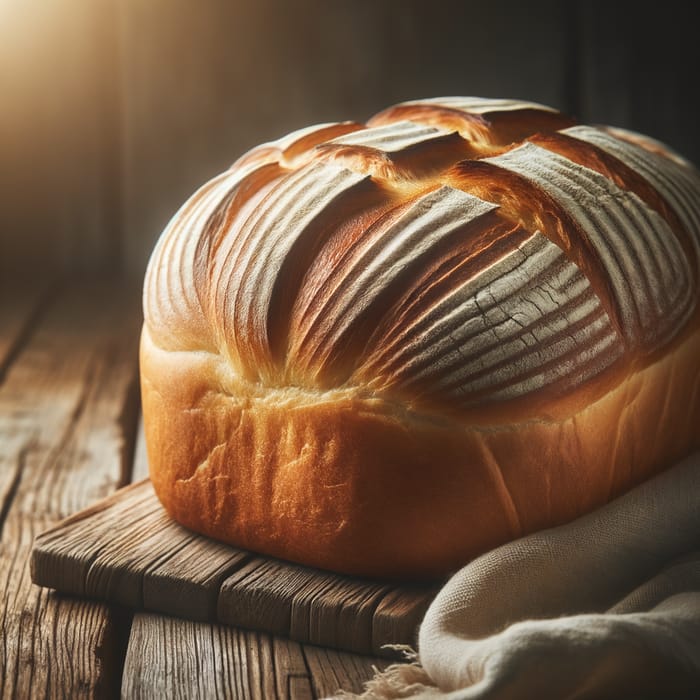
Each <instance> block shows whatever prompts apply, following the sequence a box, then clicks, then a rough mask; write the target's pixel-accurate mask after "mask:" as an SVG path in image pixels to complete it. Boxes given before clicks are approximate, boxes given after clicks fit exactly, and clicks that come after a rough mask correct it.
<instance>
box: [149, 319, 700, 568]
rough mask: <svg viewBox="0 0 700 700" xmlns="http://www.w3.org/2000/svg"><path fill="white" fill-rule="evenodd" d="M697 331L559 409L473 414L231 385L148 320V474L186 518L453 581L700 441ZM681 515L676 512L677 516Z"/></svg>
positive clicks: (305, 554)
mask: <svg viewBox="0 0 700 700" xmlns="http://www.w3.org/2000/svg"><path fill="white" fill-rule="evenodd" d="M698 357H700V332H698V331H697V330H696V331H694V332H693V333H692V334H685V336H684V337H683V338H679V340H678V341H677V342H676V343H675V345H674V347H673V348H672V349H671V350H670V351H669V352H668V353H667V354H665V355H664V356H663V357H661V358H659V359H658V360H657V361H655V362H653V363H652V364H650V365H649V366H647V367H645V368H644V369H642V370H641V371H638V372H633V373H630V374H628V375H627V376H624V377H620V381H619V383H618V384H617V386H616V387H615V388H613V389H612V390H610V391H608V392H607V393H605V394H604V395H603V396H601V397H599V398H598V399H597V400H596V401H594V402H593V403H591V404H589V405H588V406H586V407H585V408H582V409H580V410H577V411H576V412H575V413H573V414H571V415H568V416H560V417H559V418H558V419H553V420H531V421H528V420H522V421H521V422H518V423H511V424H504V425H493V424H485V425H479V424H472V425H469V424H460V423H459V422H458V421H456V420H455V419H446V418H445V417H444V416H440V415H429V414H425V415H421V414H416V413H412V412H410V411H406V410H405V408H404V407H402V406H400V405H396V404H391V403H388V402H387V401H385V400H383V399H382V398H380V397H372V396H371V395H363V394H362V393H361V392H360V391H357V390H350V389H348V390H338V391H335V392H334V391H331V392H322V393H318V394H311V393H307V392H304V391H299V390H297V389H293V388H287V389H285V388H280V389H277V390H274V391H269V390H268V391H264V392H261V391H260V389H259V388H257V389H256V388H255V387H251V389H252V390H251V391H248V392H246V391H245V389H244V387H243V385H241V384H239V383H237V393H235V394H231V393H228V392H227V391H224V390H222V387H223V385H225V384H226V378H225V375H226V373H227V372H228V371H229V370H228V369H227V367H226V364H225V362H222V360H221V359H220V358H219V357H218V356H216V355H212V354H209V353H203V352H193V353H188V352H179V353H173V352H170V351H164V350H161V349H159V348H158V347H157V346H156V345H154V343H153V342H152V340H151V338H150V336H149V333H148V330H147V329H145V330H144V333H143V336H142V342H141V367H142V385H141V387H142V397H143V411H144V421H145V431H146V443H147V446H148V458H149V464H150V474H151V479H152V482H153V485H154V488H155V490H156V493H157V494H158V497H159V498H160V499H161V501H162V503H163V505H164V506H165V508H166V510H167V511H168V512H169V513H170V515H171V516H172V517H173V518H175V519H176V520H177V521H179V522H180V523H182V524H183V525H185V526H186V527H189V528H191V529H193V530H195V531H197V532H201V533H204V534H206V535H208V536H210V537H212V538H214V539H218V540H222V541H224V542H229V543H231V544H234V545H237V546H239V547H242V548H245V549H250V550H251V551H255V552H260V553H263V554H268V555H271V556H274V557H279V558H282V559H288V560H292V561H295V562H303V563H305V564H307V565H310V566H315V567H319V568H322V569H330V570H333V571H337V572H342V573H345V574H353V575H360V576H368V577H378V578H385V579H400V580H409V579H432V578H439V577H441V576H444V575H446V574H448V573H450V572H451V571H454V570H456V569H457V568H459V567H460V566H462V565H463V564H464V563H465V562H466V561H469V560H470V559H471V558H473V557H474V556H476V555H478V554H479V553H482V552H484V551H487V550H489V549H491V548H493V547H495V546H498V545H500V544H503V543H505V542H507V541H510V540H512V539H515V538H517V537H519V536H521V535H523V534H526V533H529V532H533V531H535V530H538V529H542V528H545V527H550V526H554V525H557V524H560V523H564V522H567V521H569V520H571V519H573V518H575V517H577V516H579V515H582V514H584V513H586V512H589V511H590V510H592V509H593V508H595V507H597V506H600V505H601V504H604V503H606V502H607V501H609V500H610V499H611V498H614V497H615V496H617V495H619V494H620V493H622V492H624V491H625V490H627V489H629V488H630V487H632V486H633V485H635V484H637V483H640V482H642V481H643V480H645V479H647V478H649V477H650V476H652V475H653V474H655V473H657V472H659V471H661V470H662V469H664V468H665V467H667V466H668V465H669V464H671V463H673V461H674V460H675V459H677V458H680V457H682V456H683V455H685V454H687V453H688V452H689V451H690V450H692V449H693V448H695V447H698V446H699V445H700V430H699V429H698V426H700V371H699V370H698ZM670 517H672V516H670Z"/></svg>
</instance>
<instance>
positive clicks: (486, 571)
mask: <svg viewBox="0 0 700 700" xmlns="http://www.w3.org/2000/svg"><path fill="white" fill-rule="evenodd" d="M418 650H419V651H418V654H417V655H414V657H415V658H414V659H413V661H412V662H411V663H405V664H397V665H393V666H391V667H389V668H388V669H387V670H386V671H385V672H383V673H377V675H376V676H375V678H374V679H373V680H372V681H370V682H369V683H368V684H367V686H366V688H367V689H366V692H365V693H363V694H362V695H361V696H353V695H352V694H348V693H343V692H341V693H340V694H339V695H337V696H336V697H345V698H348V697H362V698H363V699H367V700H368V699H370V698H403V697H425V698H460V699H464V700H468V699H469V700H470V699H472V698H479V699H488V700H519V699H521V698H522V699H530V698H542V699H546V698H556V699H560V698H561V699H568V698H571V699H572V700H573V699H574V698H575V699H576V700H583V699H588V698H591V699H592V698H595V699H596V700H597V699H599V698H601V699H602V698H627V697H633V698H664V699H665V698H686V697H687V698H698V697H700V452H698V453H695V454H694V455H691V456H690V457H688V458H686V459H684V460H683V461H682V462H680V463H679V464H677V465H676V466H674V467H673V468H671V469H669V470H667V471H665V472H664V473H662V474H660V475H658V476H656V477H654V478H653V479H650V480H649V481H647V482H645V483H643V484H641V485H640V486H638V487H637V488H635V489H633V490H631V491H630V492H628V493H626V494H625V495H623V496H621V497H620V498H618V499H616V500H614V501H612V502H611V503H609V504H607V505H605V506H604V507H602V508H600V509H598V510H597V511H595V512H593V513H590V514H588V515H586V516H583V517H581V518H579V519H577V520H575V521H573V522H571V523H569V524H567V525H564V526H561V527H557V528H552V529H549V530H544V531H541V532H538V533H535V534H532V535H530V536H527V537H524V538H521V539H519V540H515V541H513V542H510V543H508V544H506V545H504V546H502V547H499V548H498V549H495V550H493V551H491V552H489V553H487V554H485V555H483V556H481V557H479V558H478V559H476V560H474V561H472V562H471V563H470V564H468V565H467V566H465V567H464V568H463V569H461V570H460V571H459V572H457V573H456V574H455V575H454V576H453V577H452V578H451V579H450V580H449V581H448V582H447V584H446V585H445V586H444V587H443V589H442V590H441V591H440V592H439V594H438V595H437V597H436V598H435V600H434V601H433V603H432V604H431V606H430V608H429V609H428V611H427V613H426V615H425V618H424V620H423V622H422V624H421V627H420V632H419V637H418Z"/></svg>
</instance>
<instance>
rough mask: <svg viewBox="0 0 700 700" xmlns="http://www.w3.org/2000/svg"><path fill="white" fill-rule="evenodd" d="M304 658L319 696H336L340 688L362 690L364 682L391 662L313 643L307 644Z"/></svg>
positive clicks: (316, 694)
mask: <svg viewBox="0 0 700 700" xmlns="http://www.w3.org/2000/svg"><path fill="white" fill-rule="evenodd" d="M304 657H305V658H306V663H307V666H308V668H309V674H310V676H311V680H312V682H313V689H314V694H315V696H316V697H319V698H325V697H329V696H331V695H335V694H336V693H337V692H338V691H339V690H346V691H349V692H352V693H359V692H360V691H361V690H362V686H363V685H364V683H365V682H366V681H368V680H369V679H370V678H372V676H373V675H374V671H375V669H384V668H386V666H388V665H389V662H388V661H387V660H386V659H378V658H376V657H371V656H360V655H359V654H348V653H347V652H343V651H336V650H334V649H324V648H322V647H316V646H310V645H306V646H304Z"/></svg>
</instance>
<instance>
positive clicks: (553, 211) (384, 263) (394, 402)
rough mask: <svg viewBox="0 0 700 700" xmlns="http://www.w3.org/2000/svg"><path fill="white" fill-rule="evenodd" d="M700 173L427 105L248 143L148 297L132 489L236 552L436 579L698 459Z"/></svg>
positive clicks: (176, 238)
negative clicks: (693, 455) (142, 447)
mask: <svg viewBox="0 0 700 700" xmlns="http://www.w3.org/2000/svg"><path fill="white" fill-rule="evenodd" d="M699 300H700V175H699V174H698V172H697V170H696V169H695V168H693V167H692V166H691V165H690V164H689V163H687V162H686V161H684V160H683V159H682V158H681V157H679V156H678V155H676V154H673V153H672V152H670V151H669V150H668V149H666V148H665V147H664V146H663V145H662V144H659V143H658V142H654V141H651V140H649V139H647V138H645V137H643V136H640V135H638V134H631V133H630V132H622V131H620V130H613V129H609V128H605V127H596V128H594V127H588V126H585V125H576V124H575V123H574V122H573V120H571V119H569V118H568V117H566V116H565V115H562V114H560V113H558V112H556V111H555V110H552V109H550V108H546V107H542V106H541V105H535V104H532V103H523V102H518V101H513V100H491V99H481V98H462V97H450V98H436V99H432V100H425V101H420V102H411V103H404V104H402V105H397V106H395V107H393V108H389V109H388V110H385V111H384V112H381V113H379V114H378V115H376V116H375V117H374V118H372V119H371V120H370V121H369V122H368V124H367V125H362V124H358V123H354V122H344V123H339V124H326V125H320V126H315V127H309V128H308V129H303V130H301V131H299V132H295V133H293V134H290V135H289V136H287V137H285V138H283V139H280V140H279V141H277V142H273V143H270V144H263V145H262V146H260V147H258V148H255V149H253V150H252V151H250V152H249V153H247V154H245V155H244V156H243V157H242V158H240V159H239V160H238V161H237V162H236V163H234V165H233V166H232V167H231V168H230V169H229V170H228V171H226V172H224V173H222V174H221V175H219V176H217V177H216V178H214V179H212V180H211V181H210V182H208V183H206V184H205V185H204V186H203V187H202V188H200V190H198V191H197V192H196V193H195V194H194V195H193V196H192V197H191V198H190V200H188V202H186V203H185V204H184V205H183V207H182V208H181V210H180V211H179V212H178V213H177V214H176V215H175V217H174V218H173V220H172V221H171V223H170V224H169V226H168V227H167V228H166V231H165V232H164V233H163V235H162V236H161V239H160V240H159V242H158V245H157V246H156V249H155V250H154V252H153V255H152V257H151V261H150V263H149V268H148V272H147V276H146V280H145V285H144V314H145V322H144V329H143V334H142V340H141V387H142V398H143V413H144V424H145V435H146V444H147V449H148V455H149V463H150V473H151V479H152V481H153V485H154V487H155V490H156V493H157V495H158V497H159V498H160V499H161V501H162V502H163V504H164V506H165V508H166V509H167V511H168V512H169V513H170V514H171V515H172V517H173V518H175V519H176V520H178V521H179V522H180V523H182V524H183V525H185V526H187V527H189V528H191V529H192V530H195V531H197V532H201V533H204V534H206V535H208V536H210V537H213V538H216V539H219V540H222V541H225V542H229V543H231V544H233V545H236V546H239V547H243V548H246V549H249V550H252V551H256V552H260V553H263V554H268V555H271V556H275V557H279V558H282V559H288V560H291V561H295V562H300V563H302V564H306V565H310V566H315V567H320V568H323V569H330V570H334V571H338V572H342V573H347V574H354V575H361V576H369V577H379V578H383V579H387V578H392V579H401V580H406V579H430V578H437V577H441V576H444V575H445V574H448V573H450V572H451V571H454V570H455V569H457V568H458V567H460V566H462V565H463V564H464V563H466V562H467V561H468V560H469V559H470V558H472V557H474V556H476V555H478V554H480V553H482V552H484V551H486V550H488V549H490V548H492V547H495V546H497V545H499V544H502V543H504V542H507V541H509V540H512V539H514V538H517V537H519V536H521V535H524V534H527V533H530V532H533V531H535V530H539V529H542V528H546V527H550V526H554V525H558V524H561V523H564V522H567V521H569V520H571V519H573V518H575V517H577V516H579V515H581V514H584V513H586V512H589V511H590V510H592V509H593V508H595V507H597V506H600V505H601V504H603V503H605V502H607V501H609V500H610V499H612V498H614V497H615V496H617V495H618V494H620V493H622V492H624V491H625V490H627V489H629V488H631V487H632V486H634V485H635V484H637V483H639V482H641V481H643V480H645V479H647V478H649V477H650V476H652V475H653V474H655V473H657V472H659V471H660V470H662V469H664V468H666V467H668V466H670V465H671V464H673V462H674V461H675V460H677V459H679V458H682V457H683V456H685V455H686V454H687V453H689V452H690V451H691V450H692V449H694V448H697V447H698V446H700V304H699V303H698V302H699Z"/></svg>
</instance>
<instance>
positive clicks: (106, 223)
mask: <svg viewBox="0 0 700 700" xmlns="http://www.w3.org/2000/svg"><path fill="white" fill-rule="evenodd" d="M689 7H690V3H686V2H661V3H654V5H649V4H648V3H644V2H641V3H639V2H637V3H631V2H611V1H608V2H597V1H595V2H575V1H573V2H566V1H565V0H562V1H554V0H539V1H537V2H504V1H500V2H499V1H497V0H496V1H491V2H483V0H481V1H480V2H470V1H464V2H455V1H445V2H440V1H438V0H433V1H432V2H430V1H428V0H422V1H421V2H416V1H414V0H403V1H398V0H397V1H394V2H391V1H389V0H384V1H382V0H376V1H372V0H365V1H361V0H356V1H355V2H350V1H347V2H346V1H342V0H338V1H333V0H325V1H322V0H300V1H298V2H294V1H291V0H288V1H285V0H257V1H253V0H248V1H247V2H246V1H244V0H229V1H224V0H197V1H194V0H120V1H119V0H41V1H40V2H39V1H37V2H31V3H30V2H21V1H20V0H0V274H1V275H7V274H8V273H19V274H21V275H25V276H27V277H29V278H31V277H32V276H42V275H49V274H52V273H54V272H65V271H68V272H70V273H73V272H76V273H80V272H91V271H92V272H94V271H96V272H99V273H106V272H108V271H112V272H117V273H120V274H124V275H125V276H128V277H131V278H132V279H135V280H136V281H138V280H139V279H140V277H141V276H142V275H143V270H144V268H145V265H146V262H147V260H148V255H149V253H150V250H151V248H152V246H153V244H154V242H155V239H156V238H157V236H158V234H159V233H160V231H161V230H162V229H163V227H164V225H165V224H166V223H167V221H168V219H169V218H170V216H171V215H172V214H173V213H174V212H175V210H176V209H177V208H178V207H179V205H180V204H181V203H182V202H183V200H184V199H185V198H186V197H187V196H188V195H189V194H190V193H191V192H192V191H193V190H194V189H195V188H196V187H197V186H198V185H200V184H202V183H203V182H204V181H205V180H207V179H208V178H210V177H211V176H213V175H215V174H216V173H217V172H219V171H221V170H222V169H224V168H225V167H227V165H229V164H230V163H231V162H232V161H233V160H234V159H235V158H236V157H237V156H238V155H240V154H241V153H242V152H243V151H245V150H246V149H248V148H250V147H251V146H253V145H255V144H257V143H259V142H262V141H265V140H270V139H273V138H276V137H278V136H281V135H283V134H284V133H286V132H288V131H291V130H293V129H296V128H299V127H302V126H306V125H308V124H312V123H318V122H324V121H331V120H344V119H354V120H365V119H367V118H368V117H369V116H371V115H372V114H373V113H374V112H377V111H379V110H380V109H382V108H384V107H386V106H389V105H391V104H393V103H395V102H398V101H402V100H406V99H416V98H421V97H434V96H440V95H478V96H486V97H513V98H522V99H527V100H533V101H537V102H542V103H544V104H548V105H551V106H553V107H557V108H559V109H562V110H564V111H566V112H568V113H570V114H572V115H573V116H575V117H577V118H578V119H580V120H582V121H588V122H593V123H596V122H597V123H608V124H613V125H616V126H623V127H627V128H632V129H636V130H638V131H641V132H643V133H646V134H649V135H651V136H654V137H656V138H658V139H661V140H662V141H665V142H667V143H668V144H670V145H671V146H673V147H674V148H676V149H677V150H679V151H680V152H681V153H683V154H684V155H685V156H686V157H688V158H690V159H691V160H693V161H694V162H695V163H696V164H698V163H700V134H699V133H698V127H697V124H696V121H697V116H696V106H695V105H696V103H697V96H696V95H697V91H698V84H699V82H700V81H698V68H699V67H700V65H699V64H700V47H699V44H700V42H699V41H698V38H697V34H696V32H697V30H696V29H695V26H694V23H693V22H692V21H691V20H690V18H689V17H688V14H687V13H688V12H689V11H690V10H689Z"/></svg>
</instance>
